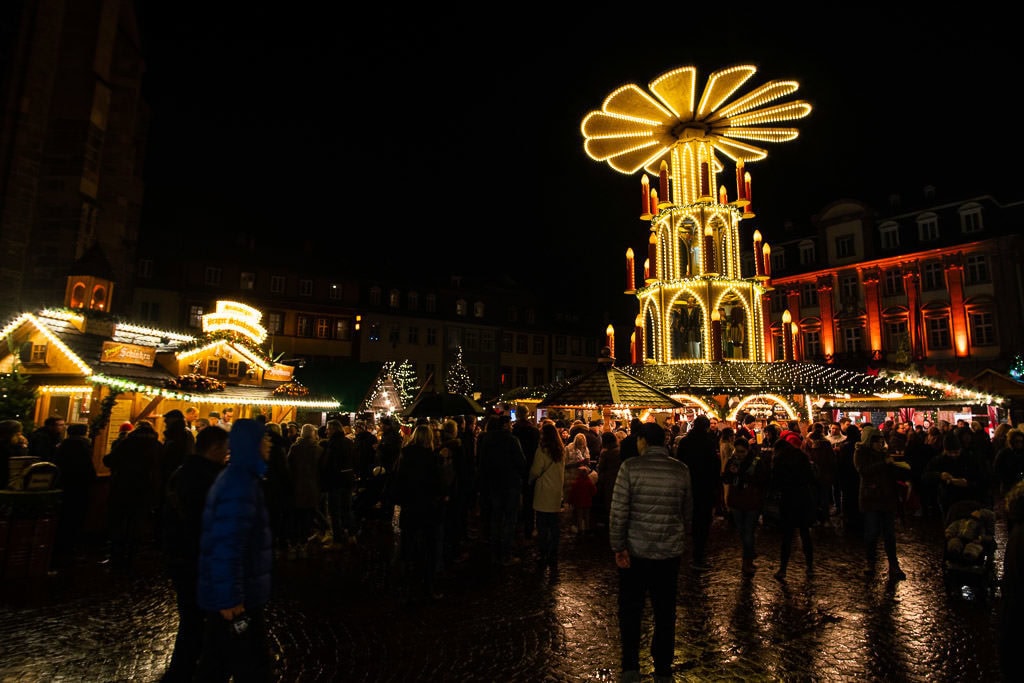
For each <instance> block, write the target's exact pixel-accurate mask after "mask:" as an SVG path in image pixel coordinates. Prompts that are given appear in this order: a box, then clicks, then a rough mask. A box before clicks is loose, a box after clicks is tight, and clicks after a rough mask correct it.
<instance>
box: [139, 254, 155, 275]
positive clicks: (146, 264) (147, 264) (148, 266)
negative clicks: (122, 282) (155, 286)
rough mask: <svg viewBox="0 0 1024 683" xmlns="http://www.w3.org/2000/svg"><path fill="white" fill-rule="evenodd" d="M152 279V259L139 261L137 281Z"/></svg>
mask: <svg viewBox="0 0 1024 683" xmlns="http://www.w3.org/2000/svg"><path fill="white" fill-rule="evenodd" d="M151 277H153V259H151V258H143V259H139V279H141V280H148V279H149V278H151Z"/></svg>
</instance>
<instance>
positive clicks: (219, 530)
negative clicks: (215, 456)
mask: <svg viewBox="0 0 1024 683" xmlns="http://www.w3.org/2000/svg"><path fill="white" fill-rule="evenodd" d="M230 449H231V451H230V455H229V460H228V465H227V467H225V468H224V471H223V472H221V473H220V475H218V477H217V480H216V481H215V482H214V483H213V486H211V487H210V492H209V494H208V495H207V497H206V508H205V510H204V511H203V531H202V537H201V540H200V550H199V591H198V597H199V606H200V607H201V608H202V609H203V610H205V611H206V612H208V613H209V615H208V618H207V621H206V630H205V632H204V634H203V653H202V656H201V657H200V661H199V669H198V672H197V678H198V680H202V681H207V680H216V681H227V680H228V678H229V677H230V676H232V675H233V676H234V677H235V680H236V681H265V680H270V657H269V653H268V650H267V646H266V623H265V621H264V614H263V611H264V609H263V608H264V606H265V605H266V604H267V601H268V600H269V599H270V571H271V566H272V563H273V554H272V549H271V534H270V518H269V514H268V512H267V505H266V501H265V500H264V497H263V485H262V478H263V474H264V472H266V469H267V458H268V456H269V454H270V439H269V437H268V436H267V433H266V429H265V428H264V426H263V425H262V424H260V423H259V422H256V421H255V420H249V419H241V420H236V421H235V423H234V425H233V426H232V427H231V436H230Z"/></svg>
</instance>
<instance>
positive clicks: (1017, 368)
mask: <svg viewBox="0 0 1024 683" xmlns="http://www.w3.org/2000/svg"><path fill="white" fill-rule="evenodd" d="M1010 377H1012V378H1014V379H1015V380H1017V381H1018V382H1019V381H1022V379H1024V356H1021V355H1020V354H1017V355H1016V356H1014V358H1013V362H1012V363H1010Z"/></svg>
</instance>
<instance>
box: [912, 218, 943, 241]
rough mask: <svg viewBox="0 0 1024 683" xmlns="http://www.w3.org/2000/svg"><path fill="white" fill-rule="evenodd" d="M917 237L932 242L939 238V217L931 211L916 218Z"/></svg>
mask: <svg viewBox="0 0 1024 683" xmlns="http://www.w3.org/2000/svg"><path fill="white" fill-rule="evenodd" d="M917 238H918V239H919V240H921V241H922V242H933V241H935V240H937V239H939V217H938V216H936V215H935V214H933V213H928V214H925V215H923V216H921V217H919V218H918V219H917Z"/></svg>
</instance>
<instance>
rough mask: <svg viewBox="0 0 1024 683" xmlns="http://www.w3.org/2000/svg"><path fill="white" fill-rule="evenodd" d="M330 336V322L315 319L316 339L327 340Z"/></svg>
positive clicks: (324, 319) (323, 319) (325, 319)
mask: <svg viewBox="0 0 1024 683" xmlns="http://www.w3.org/2000/svg"><path fill="white" fill-rule="evenodd" d="M330 335H331V321H330V320H329V319H327V318H317V319H316V337H317V339H327V338H328V337H329V336H330Z"/></svg>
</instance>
